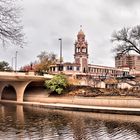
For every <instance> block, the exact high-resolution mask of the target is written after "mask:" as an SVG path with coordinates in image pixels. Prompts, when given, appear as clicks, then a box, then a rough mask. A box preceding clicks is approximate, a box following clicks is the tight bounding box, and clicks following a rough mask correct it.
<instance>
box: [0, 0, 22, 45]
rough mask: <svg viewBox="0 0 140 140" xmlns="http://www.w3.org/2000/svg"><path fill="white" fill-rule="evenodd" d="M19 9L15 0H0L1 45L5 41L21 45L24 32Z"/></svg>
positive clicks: (5, 42)
mask: <svg viewBox="0 0 140 140" xmlns="http://www.w3.org/2000/svg"><path fill="white" fill-rule="evenodd" d="M20 10H21V9H20V8H19V7H18V6H17V5H16V0H0V39H1V43H3V45H6V44H7V43H12V44H14V45H18V46H22V45H23V39H24V34H23V33H22V29H23V27H22V26H21V19H20V15H19V13H20Z"/></svg>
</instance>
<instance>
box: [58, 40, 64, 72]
mask: <svg viewBox="0 0 140 140" xmlns="http://www.w3.org/2000/svg"><path fill="white" fill-rule="evenodd" d="M58 40H59V41H60V65H59V71H62V70H63V68H62V65H61V64H62V38H59V39H58Z"/></svg>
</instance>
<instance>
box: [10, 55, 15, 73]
mask: <svg viewBox="0 0 140 140" xmlns="http://www.w3.org/2000/svg"><path fill="white" fill-rule="evenodd" d="M14 59H15V57H12V63H11V66H12V70H14V68H13V66H14Z"/></svg>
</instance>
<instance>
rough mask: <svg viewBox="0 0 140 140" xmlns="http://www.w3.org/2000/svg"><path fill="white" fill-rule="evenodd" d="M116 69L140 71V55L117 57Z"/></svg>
mask: <svg viewBox="0 0 140 140" xmlns="http://www.w3.org/2000/svg"><path fill="white" fill-rule="evenodd" d="M115 67H116V68H121V69H123V68H128V69H129V70H136V71H140V55H132V54H129V55H128V54H124V55H122V54H117V55H116V57H115Z"/></svg>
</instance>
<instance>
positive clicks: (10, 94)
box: [0, 84, 17, 101]
mask: <svg viewBox="0 0 140 140" xmlns="http://www.w3.org/2000/svg"><path fill="white" fill-rule="evenodd" d="M0 96H1V97H0V98H1V100H14V101H16V100H17V94H16V90H15V87H14V86H13V85H11V84H5V85H3V87H2V89H1V95H0Z"/></svg>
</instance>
